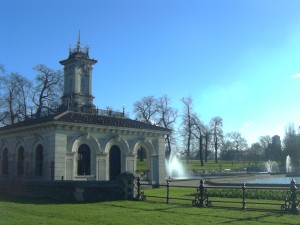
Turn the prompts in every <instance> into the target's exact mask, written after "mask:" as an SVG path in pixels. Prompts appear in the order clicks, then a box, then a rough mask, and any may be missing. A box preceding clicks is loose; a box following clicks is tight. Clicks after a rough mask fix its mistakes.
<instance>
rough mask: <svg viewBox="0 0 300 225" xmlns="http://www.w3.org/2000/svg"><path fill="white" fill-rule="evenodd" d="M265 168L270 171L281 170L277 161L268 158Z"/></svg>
mask: <svg viewBox="0 0 300 225" xmlns="http://www.w3.org/2000/svg"><path fill="white" fill-rule="evenodd" d="M265 168H266V170H267V172H268V173H274V172H279V167H278V165H277V163H276V162H275V161H271V160H268V161H267V162H265Z"/></svg>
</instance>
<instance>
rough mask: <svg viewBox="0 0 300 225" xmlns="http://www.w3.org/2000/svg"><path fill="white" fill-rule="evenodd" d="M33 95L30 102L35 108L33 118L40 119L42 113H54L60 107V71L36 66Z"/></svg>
mask: <svg viewBox="0 0 300 225" xmlns="http://www.w3.org/2000/svg"><path fill="white" fill-rule="evenodd" d="M34 70H35V71H37V76H36V77H35V86H34V93H33V96H32V101H33V103H34V105H35V107H36V112H35V116H36V117H41V116H42V112H46V111H54V110H55V109H56V108H57V107H58V106H59V105H60V97H61V96H62V90H63V75H62V71H59V70H58V71H54V70H52V69H49V68H48V67H47V66H45V65H41V64H40V65H37V66H36V67H35V68H34Z"/></svg>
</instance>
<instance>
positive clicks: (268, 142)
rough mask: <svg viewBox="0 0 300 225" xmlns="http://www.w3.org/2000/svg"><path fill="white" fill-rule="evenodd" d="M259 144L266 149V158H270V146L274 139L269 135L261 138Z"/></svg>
mask: <svg viewBox="0 0 300 225" xmlns="http://www.w3.org/2000/svg"><path fill="white" fill-rule="evenodd" d="M259 144H260V145H261V146H262V148H263V149H264V151H265V156H266V158H269V156H268V155H269V149H270V145H271V144H272V138H271V137H270V136H269V135H265V136H261V137H260V138H259Z"/></svg>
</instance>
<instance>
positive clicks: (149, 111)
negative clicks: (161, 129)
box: [133, 96, 158, 125]
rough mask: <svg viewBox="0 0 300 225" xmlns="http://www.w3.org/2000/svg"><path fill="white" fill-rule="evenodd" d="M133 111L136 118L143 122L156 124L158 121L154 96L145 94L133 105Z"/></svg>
mask: <svg viewBox="0 0 300 225" xmlns="http://www.w3.org/2000/svg"><path fill="white" fill-rule="evenodd" d="M133 111H134V112H135V114H136V118H137V120H140V121H143V122H145V123H149V124H153V125H156V124H157V123H158V119H157V118H156V116H157V112H158V109H157V99H155V98H154V96H146V97H143V98H142V99H141V100H139V101H137V102H135V103H134V105H133Z"/></svg>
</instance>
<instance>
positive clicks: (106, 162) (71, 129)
mask: <svg viewBox="0 0 300 225" xmlns="http://www.w3.org/2000/svg"><path fill="white" fill-rule="evenodd" d="M165 133H166V132H165V131H149V130H142V129H133V128H118V127H106V126H105V127H104V126H97V125H91V124H78V123H70V122H63V121H49V122H45V123H42V124H33V125H30V126H24V127H18V128H13V129H9V130H4V129H2V130H1V131H0V153H1V161H0V162H1V163H0V164H1V166H0V174H1V176H0V177H1V178H2V179H22V180H32V179H36V180H61V179H64V180H110V179H112V177H111V172H112V171H111V170H113V167H120V173H123V172H131V173H134V172H135V171H136V160H137V157H136V155H137V150H138V149H139V148H140V147H143V148H144V149H145V150H146V152H147V162H148V165H147V169H148V170H149V181H150V182H151V183H158V182H159V183H161V182H164V179H165V177H166V169H165V157H164V154H165V141H164V135H165ZM82 145H87V146H88V147H89V149H90V173H89V174H78V165H79V159H78V150H79V148H80V146H82ZM40 146H42V149H43V157H42V158H43V160H42V161H43V162H42V168H41V173H37V172H36V171H37V168H38V167H39V165H40V161H39V160H37V155H38V149H39V148H40ZM113 146H117V147H118V148H119V149H120V164H119V165H115V164H114V165H110V163H114V162H111V161H110V151H111V149H112V147H113ZM5 149H7V150H8V173H7V174H6V173H4V172H5V170H6V168H5V166H6V162H5V156H4V154H5ZM20 149H24V158H23V159H22V160H20V158H22V157H21V156H20V154H22V152H23V151H21V152H20ZM20 167H21V168H23V169H20ZM20 170H21V171H20ZM22 170H23V172H22Z"/></svg>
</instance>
